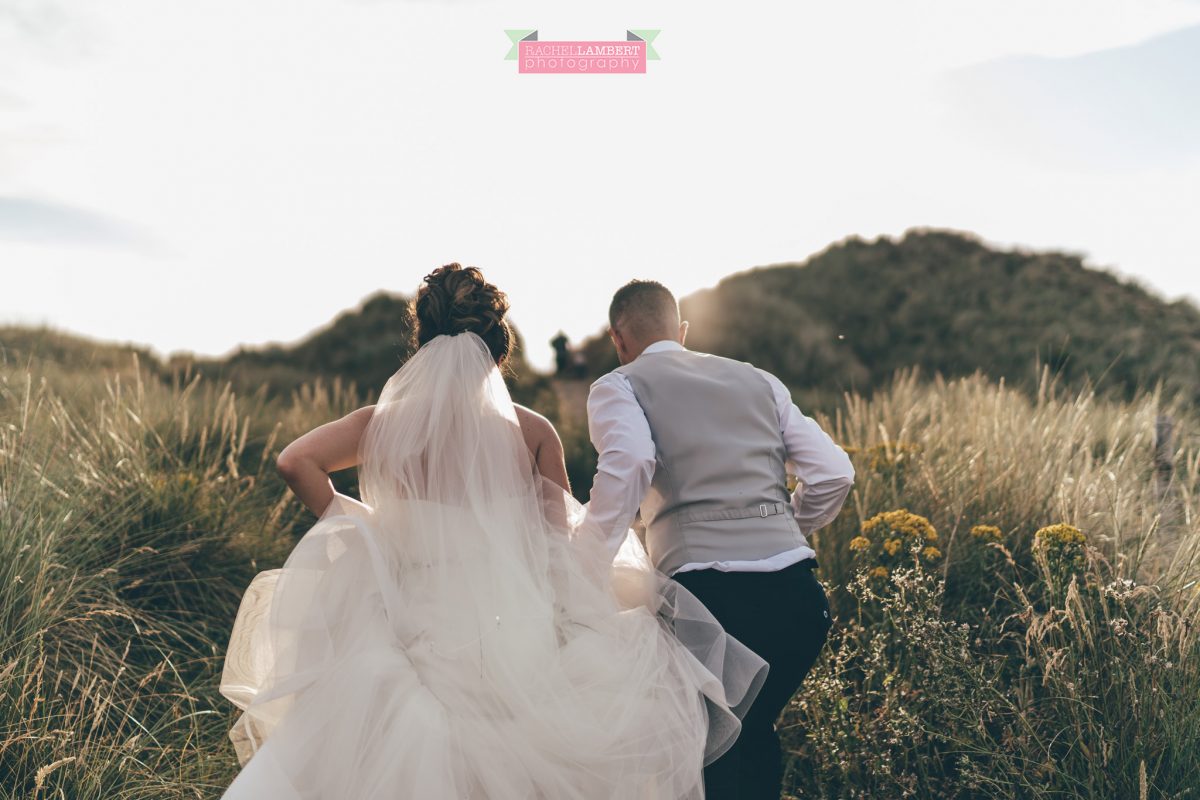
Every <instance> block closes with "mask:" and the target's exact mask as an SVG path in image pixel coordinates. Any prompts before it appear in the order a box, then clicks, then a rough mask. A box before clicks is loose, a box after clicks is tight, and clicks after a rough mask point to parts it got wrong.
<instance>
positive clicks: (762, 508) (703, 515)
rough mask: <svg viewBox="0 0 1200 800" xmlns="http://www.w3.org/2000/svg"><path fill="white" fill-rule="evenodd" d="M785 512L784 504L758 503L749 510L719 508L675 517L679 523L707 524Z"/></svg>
mask: <svg viewBox="0 0 1200 800" xmlns="http://www.w3.org/2000/svg"><path fill="white" fill-rule="evenodd" d="M786 510H787V505H786V504H784V503H759V504H758V505H756V506H753V507H751V508H720V509H717V510H715V511H681V512H679V514H678V515H677V519H678V520H679V522H680V523H685V522H708V521H710V520H717V519H747V518H749V517H773V516H775V515H776V514H782V513H783V512H784V511H786Z"/></svg>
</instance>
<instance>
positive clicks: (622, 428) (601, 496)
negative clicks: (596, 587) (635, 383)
mask: <svg viewBox="0 0 1200 800" xmlns="http://www.w3.org/2000/svg"><path fill="white" fill-rule="evenodd" d="M587 411H588V431H589V432H590V435H591V439H592V445H593V446H594V447H595V448H596V452H597V453H598V454H599V459H598V461H597V463H596V477H595V479H594V480H593V481H592V493H591V497H590V499H589V500H588V504H587V514H588V518H589V519H591V520H594V521H595V522H596V523H597V524H598V525H599V526H600V528H601V530H602V531H604V534H605V537H606V541H607V543H608V545H609V551H610V553H611V554H612V555H613V556H614V557H615V556H616V554H617V551H618V550H619V549H620V547H621V543H622V542H624V541H625V535H626V534H627V533H628V531H629V526H630V525H631V524H632V522H633V518H634V516H635V515H636V514H637V510H638V506H640V505H641V503H642V498H643V497H645V495H646V491H647V490H648V489H649V488H650V482H651V480H652V479H653V478H654V463H655V448H654V439H653V438H652V437H651V435H650V423H648V422H647V421H646V414H645V412H644V411H642V407H641V405H639V404H638V401H637V398H636V397H635V396H634V394H633V387H632V386H630V385H629V379H628V378H626V377H625V376H624V375H622V374H620V373H619V372H610V373H609V374H608V375H605V376H604V377H602V378H600V379H599V380H597V381H596V382H595V383H593V384H592V388H591V391H590V392H589V394H588V402H587Z"/></svg>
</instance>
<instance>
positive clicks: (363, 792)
mask: <svg viewBox="0 0 1200 800" xmlns="http://www.w3.org/2000/svg"><path fill="white" fill-rule="evenodd" d="M415 310H416V316H417V322H418V326H417V341H418V343H419V344H420V348H419V349H418V350H417V352H416V353H415V355H413V357H412V358H411V359H409V361H408V362H407V363H405V365H404V366H403V367H401V368H400V369H399V370H397V371H396V373H395V374H393V375H392V376H391V378H389V380H388V381H387V383H386V385H385V386H384V387H383V390H382V392H381V394H380V397H379V400H378V402H377V403H375V404H374V405H372V406H367V407H365V408H362V409H359V410H358V411H355V412H353V413H351V414H349V415H347V416H346V417H343V418H342V419H341V420H337V421H335V422H331V423H329V424H327V425H323V426H321V427H319V428H317V429H315V430H313V431H311V432H310V433H308V434H306V435H305V436H302V437H300V438H299V439H297V440H296V441H295V442H293V443H292V444H291V445H289V446H288V447H287V448H285V449H284V451H283V452H282V453H281V454H280V456H279V466H280V470H281V472H282V473H283V474H284V475H285V477H287V479H288V483H289V484H290V485H291V486H292V488H293V490H294V491H295V492H296V493H297V495H298V496H299V497H300V499H301V500H302V501H304V502H305V503H306V504H307V505H308V506H309V507H310V508H313V509H314V511H315V510H316V509H322V510H321V513H320V515H319V517H318V519H317V521H316V523H315V524H314V525H313V526H312V528H311V529H309V530H308V531H307V532H306V533H305V534H304V536H303V537H302V538H301V539H300V540H299V541H298V542H297V544H296V546H295V548H294V549H293V550H292V552H291V553H290V554H289V556H288V557H287V559H286V561H285V562H284V564H283V566H282V567H281V568H279V569H273V570H266V571H264V572H260V573H258V574H257V575H256V576H255V577H254V580H253V581H252V582H251V584H250V586H249V588H248V589H247V590H246V593H245V595H244V596H243V599H242V603H241V606H240V608H239V610H238V613H237V618H236V620H235V621H234V625H233V630H232V634H231V637H230V641H229V647H228V649H227V653H226V656H225V664H224V671H223V673H222V676H221V684H220V691H221V693H222V694H223V695H224V696H225V697H226V698H228V699H229V700H230V701H231V702H233V703H234V704H235V705H236V706H237V707H238V708H239V709H240V713H239V714H238V716H237V719H236V722H235V724H234V725H233V727H232V729H231V730H230V732H229V735H230V738H231V739H232V741H233V743H234V747H235V750H236V753H237V757H238V760H239V762H240V764H241V771H240V772H239V773H238V775H237V777H236V778H235V779H234V781H233V783H232V784H231V785H230V786H229V787H228V789H227V790H226V791H225V793H224V794H223V795H222V797H224V798H225V799H226V800H250V799H251V798H253V799H254V800H261V799H263V798H268V799H269V800H301V799H302V800H385V798H386V799H387V800H396V799H397V798H416V799H417V800H441V799H442V798H445V799H446V800H451V799H457V798H470V799H471V800H484V799H485V798H486V800H510V799H511V800H529V799H530V798H538V799H539V800H609V799H611V800H633V799H634V798H638V799H642V798H645V799H646V800H650V799H651V798H654V799H656V800H675V799H676V798H701V797H703V793H704V789H703V780H702V769H703V767H704V766H705V765H706V764H707V763H709V762H710V761H712V760H714V759H715V758H716V757H717V756H719V755H721V754H722V753H723V752H724V751H725V750H726V749H727V748H728V747H729V746H730V745H731V744H732V742H733V740H734V739H735V738H736V737H737V735H738V732H739V730H740V725H741V722H740V719H741V716H742V715H743V714H744V713H745V712H746V710H747V709H748V708H749V706H750V704H751V703H752V702H753V700H754V697H755V695H756V694H757V692H758V689H759V687H760V686H761V683H762V680H763V678H764V677H765V673H766V668H767V667H766V663H765V662H764V661H763V660H762V659H761V658H759V657H758V656H757V655H756V654H754V653H753V652H752V651H750V650H749V649H747V648H746V647H745V646H743V645H742V644H740V643H739V642H738V641H737V640H735V639H733V638H732V637H730V636H728V635H727V634H726V633H725V632H724V630H723V629H722V628H721V627H720V625H719V624H718V623H717V621H716V620H715V619H714V618H713V616H712V615H711V614H710V613H709V612H708V610H707V609H706V608H705V607H704V606H703V605H702V604H700V602H699V601H698V600H697V599H696V598H695V597H694V596H693V595H691V594H690V593H689V592H688V591H687V590H686V589H684V588H683V587H682V586H680V585H679V584H677V583H675V582H674V581H671V580H670V579H668V578H666V577H665V576H664V575H662V574H661V573H658V572H656V571H655V570H654V569H653V567H652V566H651V565H650V563H649V560H648V559H647V557H646V553H645V551H644V550H643V549H642V546H641V543H640V542H639V540H638V538H637V537H636V535H634V534H633V532H632V531H630V532H629V533H628V534H627V536H626V539H625V542H624V545H623V546H622V548H621V551H620V553H619V554H618V555H617V557H616V559H615V560H613V559H612V558H611V557H610V556H609V555H606V550H605V547H604V537H603V535H602V534H601V532H600V531H599V529H598V528H597V527H596V526H595V525H594V524H592V523H589V522H588V520H587V515H586V513H585V512H586V509H584V508H583V507H582V506H580V505H579V504H578V503H577V502H576V501H575V500H574V499H573V498H572V497H571V495H570V493H569V492H568V491H567V490H568V488H569V487H568V485H567V479H566V469H565V466H564V464H563V452H562V445H561V443H560V442H559V439H558V436H557V434H556V433H555V431H554V428H553V427H552V426H551V425H550V423H549V422H548V421H546V420H545V419H544V418H542V417H539V416H538V415H536V414H534V413H533V412H532V411H529V410H528V409H525V408H522V407H520V406H517V405H514V404H513V402H512V400H511V398H510V397H509V393H508V391H507V388H506V387H505V384H504V381H503V377H502V373H501V368H502V367H503V364H504V362H505V359H506V358H507V356H508V354H509V351H510V349H511V347H512V343H513V334H512V331H511V330H510V328H509V326H508V323H507V322H506V321H505V319H504V316H505V313H506V312H507V310H508V301H507V299H506V297H505V295H504V294H503V292H501V291H499V290H498V289H496V287H494V286H493V285H491V284H489V283H487V282H486V281H484V279H483V276H482V275H481V274H480V272H479V270H477V269H475V268H473V267H472V268H466V269H464V268H462V267H460V266H459V265H458V264H450V265H447V266H445V267H442V268H440V269H438V270H435V271H434V272H433V273H431V274H430V275H428V276H427V277H426V278H425V282H424V285H423V286H422V287H421V290H420V292H419V293H418V296H417V299H416V302H415ZM354 465H357V466H358V468H359V493H360V495H361V498H362V500H361V501H358V500H355V499H353V498H351V497H349V496H346V495H344V494H340V493H338V492H336V491H334V490H333V487H332V484H331V483H330V481H329V478H328V472H329V471H331V470H336V469H343V468H346V467H350V466H354Z"/></svg>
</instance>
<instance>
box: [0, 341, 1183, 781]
mask: <svg viewBox="0 0 1200 800" xmlns="http://www.w3.org/2000/svg"><path fill="white" fill-rule="evenodd" d="M355 405H356V399H355V398H354V396H353V393H352V392H351V391H350V390H349V389H348V388H347V387H342V386H340V385H333V386H326V385H318V386H305V387H300V388H298V389H297V391H296V392H295V393H294V394H293V395H292V396H291V397H290V398H288V400H286V401H284V402H273V401H267V400H265V399H264V397H263V395H261V394H260V395H253V396H249V397H240V396H236V395H235V394H234V393H232V392H231V391H230V390H229V387H228V386H221V385H217V384H212V383H209V382H206V381H205V380H201V379H192V378H188V377H186V376H185V377H183V378H181V379H180V380H179V381H178V382H176V383H173V384H164V383H162V382H161V381H160V380H158V379H157V378H150V377H149V376H147V375H144V374H143V373H142V371H141V370H140V369H139V368H138V367H137V365H136V364H131V365H130V366H129V367H128V368H127V369H124V370H121V371H119V372H118V371H108V372H104V373H84V372H73V371H71V370H63V369H56V368H54V367H53V366H52V365H42V366H34V367H32V368H17V367H6V368H3V369H0V615H2V616H3V623H4V624H3V627H2V628H0V798H22V799H23V800H24V799H25V798H70V800H76V799H77V798H78V799H79V800H84V799H90V798H105V799H106V800H108V799H109V798H120V799H121V800H125V799H127V798H156V799H157V798H184V797H187V798H203V797H216V796H219V794H220V792H221V791H222V790H223V789H224V787H225V786H226V785H227V784H228V782H229V781H230V780H231V778H232V775H233V772H234V769H235V765H236V760H235V758H234V755H233V753H232V750H231V748H230V747H229V743H228V741H227V739H226V738H225V734H226V731H227V729H228V727H229V725H230V723H231V722H232V719H233V716H234V709H233V708H232V707H230V705H229V704H228V703H227V702H226V701H225V700H224V699H223V698H221V697H220V696H219V695H218V694H217V692H216V686H217V681H218V677H219V670H220V665H221V657H222V649H223V647H224V645H225V643H226V641H227V638H228V633H229V626H230V624H231V622H232V619H233V616H234V613H235V611H236V608H237V604H238V602H239V600H240V598H241V592H242V591H243V590H244V588H245V586H246V585H247V583H248V582H249V580H250V578H251V577H252V576H253V575H254V574H255V573H256V572H257V571H258V570H260V569H267V568H270V567H272V566H276V565H278V564H279V563H281V562H282V560H283V558H284V557H285V556H286V554H287V553H288V552H289V550H290V548H291V546H292V544H293V542H294V540H295V537H296V536H297V535H299V534H301V533H303V531H304V530H306V527H307V525H308V524H309V523H310V522H311V520H312V517H311V514H309V513H308V512H307V511H305V510H304V509H303V508H302V507H301V506H299V504H298V503H297V502H296V501H295V500H294V498H292V497H291V495H290V493H289V492H288V491H287V489H286V487H285V486H284V485H283V483H282V482H281V481H280V480H279V479H278V477H277V476H276V475H275V473H274V470H273V469H272V461H273V458H272V457H273V455H274V454H275V453H276V452H277V451H278V449H279V448H280V447H281V446H282V445H283V444H285V443H286V442H288V441H290V440H291V439H292V438H294V437H295V436H297V435H299V434H300V433H302V432H303V431H305V430H308V429H310V428H312V427H314V426H315V425H317V424H320V423H322V422H325V421H327V420H329V419H332V418H334V417H337V416H340V415H341V414H344V413H346V412H347V411H349V410H350V409H351V408H353V407H354V406H355ZM1164 414H1167V415H1171V416H1173V418H1175V419H1176V420H1177V428H1178V430H1179V431H1180V432H1181V434H1182V435H1181V436H1180V437H1179V438H1178V439H1177V440H1176V444H1175V446H1174V448H1173V450H1172V451H1171V453H1170V463H1171V465H1172V467H1173V471H1172V473H1171V475H1170V479H1169V481H1167V482H1164V481H1163V477H1164V473H1163V472H1162V471H1161V470H1156V468H1155V465H1154V449H1155V443H1154V430H1155V424H1156V421H1157V420H1158V418H1159V417H1160V416H1161V415H1164ZM827 424H828V429H830V430H832V431H833V432H834V434H835V437H836V438H837V439H838V440H839V441H841V442H842V443H843V444H845V445H846V446H847V447H849V448H850V449H851V450H852V451H853V458H854V459H855V463H856V467H857V469H858V481H857V484H856V487H855V490H854V493H853V495H852V498H851V501H850V503H849V505H848V507H847V510H846V511H845V512H844V513H843V516H842V517H841V518H840V519H839V520H838V521H837V522H836V523H835V524H834V525H832V526H831V527H830V528H828V529H826V530H824V531H822V532H820V533H819V534H818V535H817V536H816V537H815V544H816V547H817V549H818V553H819V556H820V561H821V564H822V568H821V570H820V575H821V576H822V578H823V579H824V580H825V581H826V583H827V584H828V585H829V586H830V589H831V591H832V593H833V596H834V601H835V608H836V609H837V614H838V624H837V625H836V626H835V628H834V634H833V639H832V641H831V646H830V648H828V650H827V652H826V655H825V657H824V658H823V660H822V661H821V663H820V664H819V665H818V667H817V669H816V670H815V672H814V673H813V675H812V677H811V678H810V680H809V682H808V683H807V685H806V687H805V689H804V691H803V692H801V693H800V695H798V697H797V698H796V700H795V702H794V704H793V706H792V707H791V708H790V709H789V710H788V712H787V714H786V716H785V719H784V720H783V721H782V722H783V726H784V733H785V736H786V738H787V741H788V744H789V748H790V749H791V751H792V753H793V758H792V760H791V764H790V768H789V784H790V786H791V787H792V788H793V789H794V790H795V791H797V792H799V793H801V794H803V796H806V797H826V798H843V797H875V798H878V797H889V798H890V797H905V796H911V797H931V798H951V797H952V798H966V797H1037V798H1050V797H1146V798H1150V797H1155V798H1157V797H1189V796H1192V794H1190V793H1194V791H1195V790H1194V788H1193V787H1195V786H1197V785H1200V768H1198V766H1197V756H1196V754H1197V752H1200V700H1198V698H1200V655H1198V652H1197V647H1198V645H1197V634H1196V630H1197V621H1198V620H1197V613H1198V604H1200V593H1198V592H1197V591H1196V586H1197V583H1196V576H1197V553H1196V549H1197V546H1198V543H1200V535H1198V534H1200V531H1198V530H1197V524H1198V522H1197V521H1198V520H1200V514H1198V513H1197V512H1198V511H1200V506H1198V504H1200V454H1198V447H1197V441H1196V439H1195V438H1194V432H1195V431H1196V430H1197V427H1196V421H1195V419H1194V417H1192V416H1190V411H1189V410H1188V409H1184V408H1178V407H1174V406H1172V405H1171V404H1170V403H1168V402H1166V401H1165V400H1164V399H1163V398H1161V397H1159V396H1157V395H1155V394H1146V395H1143V396H1141V397H1139V398H1137V399H1136V400H1134V401H1132V402H1130V403H1126V404H1111V403H1106V402H1105V403H1102V402H1098V401H1096V400H1095V399H1094V398H1092V397H1091V396H1090V395H1088V394H1087V393H1086V392H1084V393H1078V392H1076V393H1068V392H1065V391H1062V390H1061V389H1059V388H1058V387H1056V386H1055V385H1054V384H1053V381H1052V380H1050V379H1049V378H1047V379H1046V380H1045V381H1044V382H1043V386H1042V389H1041V391H1040V392H1038V394H1037V395H1036V396H1035V397H1029V396H1026V395H1024V394H1022V393H1020V392H1017V391H1013V390H1010V389H1008V388H1006V387H1004V386H1002V385H1001V386H998V385H995V384H992V383H989V382H987V381H985V380H983V379H981V378H969V379H963V380H957V381H950V382H944V381H932V382H922V381H919V380H918V379H917V378H916V376H915V375H906V376H901V377H900V378H899V379H898V380H897V381H896V383H895V384H894V385H893V386H892V387H891V388H890V389H889V390H888V391H886V392H881V393H879V394H877V395H875V396H873V397H871V398H863V397H848V398H846V401H845V403H844V406H843V407H842V408H841V409H840V410H839V411H838V413H837V414H836V417H835V418H834V419H832V420H827ZM567 434H568V438H569V437H570V436H574V437H576V438H580V437H583V436H585V433H584V432H583V431H582V430H581V429H580V430H571V431H568V432H567ZM1160 466H1161V465H1160ZM351 479H352V474H351V473H347V474H344V475H343V476H339V477H337V478H335V480H337V481H338V482H339V483H340V484H341V485H342V486H343V487H345V488H346V489H347V490H349V489H350V487H351V486H352V483H351ZM900 508H906V509H908V510H909V512H911V513H912V514H915V515H920V516H923V517H925V518H927V519H928V521H929V523H930V526H931V528H932V529H934V530H936V532H937V540H936V545H937V550H938V556H937V557H936V558H933V557H929V558H926V557H924V556H918V557H916V558H910V557H907V553H906V552H900V551H898V553H897V555H895V556H890V555H889V556H888V558H890V559H892V560H891V561H889V562H888V564H889V567H890V568H889V571H888V574H887V576H886V577H884V576H881V575H879V574H878V572H877V571H876V570H877V568H878V567H879V566H881V564H880V563H877V562H878V559H880V558H882V556H881V555H880V554H881V553H882V552H884V551H883V550H881V549H880V547H881V546H882V545H881V544H880V543H879V542H875V543H873V544H872V546H871V547H870V548H866V549H860V550H851V549H850V547H849V542H850V541H851V539H853V538H854V537H855V536H858V535H860V534H861V525H862V523H863V522H865V521H866V520H868V519H870V518H872V517H874V516H876V515H877V514H879V513H880V512H883V511H888V510H893V509H900ZM1054 523H1070V524H1072V525H1074V526H1076V527H1077V528H1078V529H1079V530H1081V531H1082V532H1083V534H1084V536H1085V537H1086V542H1085V544H1082V545H1074V544H1071V543H1070V542H1068V541H1067V540H1066V539H1064V540H1063V541H1064V542H1065V543H1063V544H1062V545H1061V547H1058V546H1056V548H1057V549H1055V548H1045V547H1043V548H1039V547H1035V542H1037V541H1039V539H1038V537H1037V536H1036V535H1035V534H1036V532H1037V531H1038V530H1039V529H1041V528H1043V527H1045V526H1047V525H1051V524H1054ZM979 525H991V526H995V528H996V529H997V531H998V532H997V534H996V535H994V536H993V535H987V536H984V535H972V533H971V529H972V528H973V527H975V526H979ZM873 530H874V531H875V533H878V530H879V529H878V528H875V529H873ZM980 530H990V529H980ZM1041 538H1042V540H1046V536H1045V535H1043V536H1042V537H1041ZM1072 548H1074V549H1072Z"/></svg>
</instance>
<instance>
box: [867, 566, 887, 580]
mask: <svg viewBox="0 0 1200 800" xmlns="http://www.w3.org/2000/svg"><path fill="white" fill-rule="evenodd" d="M870 575H871V577H872V578H886V577H887V576H888V568H887V567H875V569H873V570H871V572H870Z"/></svg>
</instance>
